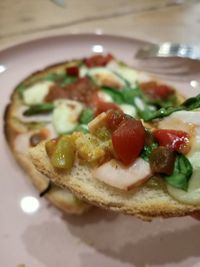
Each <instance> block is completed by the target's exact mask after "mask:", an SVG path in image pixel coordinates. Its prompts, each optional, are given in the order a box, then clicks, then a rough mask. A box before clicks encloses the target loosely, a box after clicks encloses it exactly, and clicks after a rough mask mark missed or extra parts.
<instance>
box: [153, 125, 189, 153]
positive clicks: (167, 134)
mask: <svg viewBox="0 0 200 267" xmlns="http://www.w3.org/2000/svg"><path fill="white" fill-rule="evenodd" d="M154 137H155V138H156V139H157V141H158V143H159V145H160V146H165V147H168V148H170V149H172V150H173V151H177V152H180V153H183V154H186V153H187V152H188V148H189V138H190V137H189V134H188V133H186V132H184V131H176V130H165V129H160V130H156V131H155V132H154Z"/></svg>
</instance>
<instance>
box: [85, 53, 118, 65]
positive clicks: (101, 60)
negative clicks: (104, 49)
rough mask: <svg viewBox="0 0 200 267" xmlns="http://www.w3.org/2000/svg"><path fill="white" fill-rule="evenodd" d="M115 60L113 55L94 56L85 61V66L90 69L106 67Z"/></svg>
mask: <svg viewBox="0 0 200 267" xmlns="http://www.w3.org/2000/svg"><path fill="white" fill-rule="evenodd" d="M112 59H113V56H112V55H111V54H107V55H105V56H104V55H94V56H91V57H89V58H86V59H85V64H86V65H87V67H88V68H93V67H100V66H105V65H107V64H108V62H109V61H111V60H112Z"/></svg>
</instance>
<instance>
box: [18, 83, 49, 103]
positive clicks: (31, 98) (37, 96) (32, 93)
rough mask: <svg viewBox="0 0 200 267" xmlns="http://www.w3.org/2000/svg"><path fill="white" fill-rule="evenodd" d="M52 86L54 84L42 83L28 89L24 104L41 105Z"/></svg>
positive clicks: (24, 94)
mask: <svg viewBox="0 0 200 267" xmlns="http://www.w3.org/2000/svg"><path fill="white" fill-rule="evenodd" d="M52 85H53V82H50V81H42V82H38V83H36V84H34V85H32V86H30V87H28V88H27V89H26V90H25V91H24V92H23V99H24V103H25V104H26V105H36V104H41V103H42V102H43V101H44V98H45V97H46V96H47V94H48V92H49V88H50V86H52Z"/></svg>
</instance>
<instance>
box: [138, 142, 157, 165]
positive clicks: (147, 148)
mask: <svg viewBox="0 0 200 267" xmlns="http://www.w3.org/2000/svg"><path fill="white" fill-rule="evenodd" d="M157 147H158V143H156V142H153V143H152V144H150V145H149V146H144V148H143V151H142V153H141V155H140V156H141V158H143V159H144V160H146V161H149V156H150V155H151V152H152V151H153V150H154V149H155V148H157Z"/></svg>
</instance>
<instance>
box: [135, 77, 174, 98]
mask: <svg viewBox="0 0 200 267" xmlns="http://www.w3.org/2000/svg"><path fill="white" fill-rule="evenodd" d="M140 87H141V89H142V90H143V92H144V93H145V94H146V95H148V96H149V97H151V98H153V99H158V100H162V99H166V98H168V97H169V96H170V95H172V94H174V90H173V89H172V88H171V87H169V86H168V85H165V84H158V83H157V82H155V81H151V82H145V83H141V84H140Z"/></svg>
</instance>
